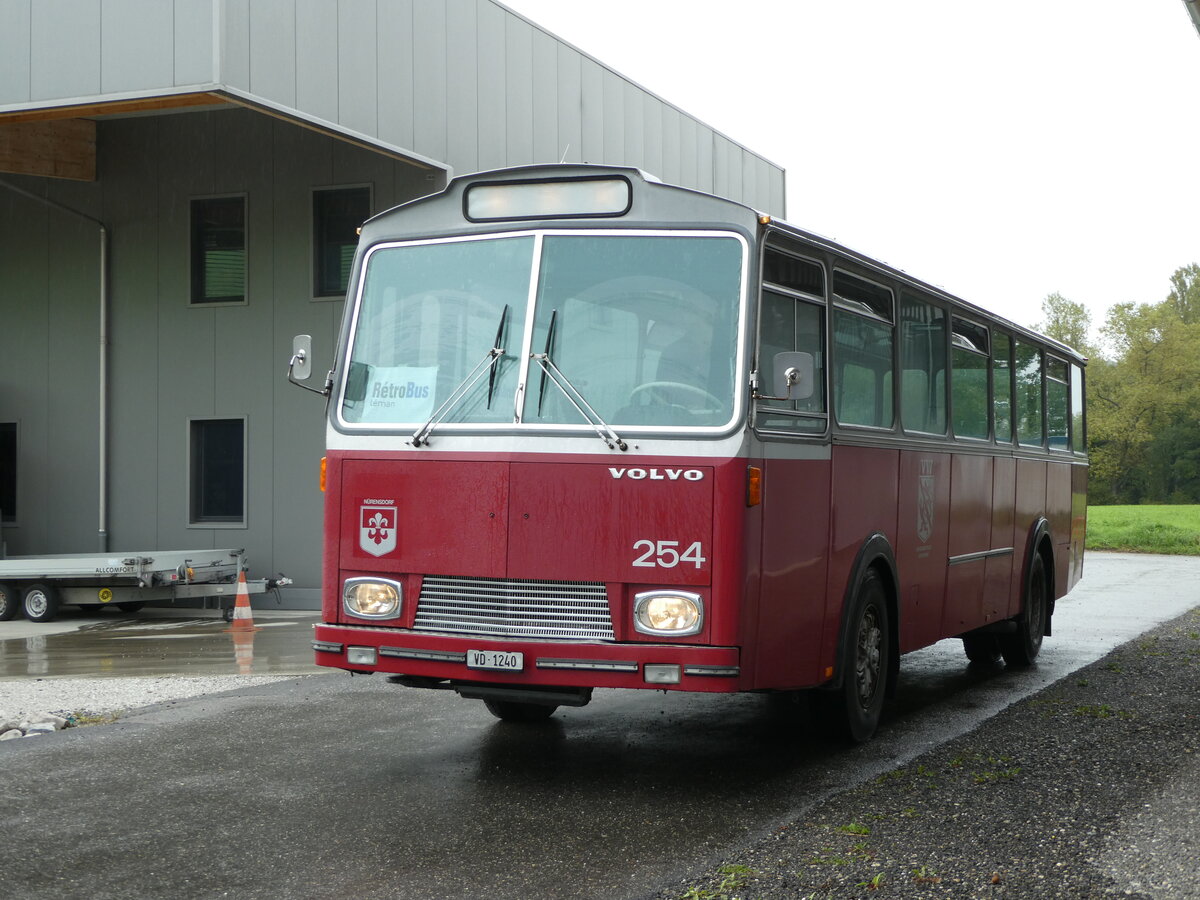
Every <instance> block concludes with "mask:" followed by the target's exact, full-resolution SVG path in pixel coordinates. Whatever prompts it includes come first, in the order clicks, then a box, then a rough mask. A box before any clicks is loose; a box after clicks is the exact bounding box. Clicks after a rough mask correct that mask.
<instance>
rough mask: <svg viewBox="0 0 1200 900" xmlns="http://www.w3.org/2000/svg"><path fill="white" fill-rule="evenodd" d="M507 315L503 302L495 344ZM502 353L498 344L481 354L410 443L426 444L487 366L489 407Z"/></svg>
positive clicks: (501, 348) (505, 305) (415, 433)
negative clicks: (488, 372) (488, 374)
mask: <svg viewBox="0 0 1200 900" xmlns="http://www.w3.org/2000/svg"><path fill="white" fill-rule="evenodd" d="M507 316H508V304H507V303H506V304H504V309H502V310H501V311H500V327H499V328H497V329H496V344H497V345H499V343H500V338H501V336H502V335H503V333H504V320H505V318H507ZM503 355H504V348H503V347H500V346H495V347H492V349H490V350H488V352H487V353H485V354H483V359H481V360H480V361H479V362H478V363H476V364H475V368H473V369H472V370H471V371H470V372H468V373H467V377H466V378H464V379H463V380H462V381H460V382H459V383H458V387H456V388H455V389H454V390H453V391H451V392H450V396H449V397H447V398H446V400H445V402H444V403H442V405H441V406H439V407H438V408H437V409H435V410H434V411H433V415H432V416H430V417H429V419H428V421H426V422H425V424H424V425H422V426H421V427H420V428H418V429H417V430H416V431H415V432H414V433H413V437H412V445H413V446H414V447H420V446H421V445H423V444H424V445H426V446H428V444H429V434H430V433H431V432H432V431H433V429H434V428H435V427H436V426H437V425H438V423H440V422H441V421H442V419H444V418H445V417H446V415H447V414H448V413H449V412H450V410H451V409H453V408H454V407H455V406H457V405H458V403H459V401H461V400H462V398H463V397H465V396H466V395H467V393H468V392H469V391H470V390H471V388H473V387H474V386H475V382H477V381H478V380H479V379H480V378H482V377H483V373H484V368H485V367H488V368H489V369H490V371H491V377H490V378H489V379H488V408H489V409H490V408H491V406H492V389H493V388H494V387H495V383H496V367H497V366H498V365H499V364H500V357H502V356H503Z"/></svg>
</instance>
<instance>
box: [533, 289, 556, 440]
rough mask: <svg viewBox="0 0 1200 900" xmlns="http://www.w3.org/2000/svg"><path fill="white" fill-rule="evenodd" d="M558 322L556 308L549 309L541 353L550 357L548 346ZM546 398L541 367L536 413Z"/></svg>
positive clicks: (552, 342)
mask: <svg viewBox="0 0 1200 900" xmlns="http://www.w3.org/2000/svg"><path fill="white" fill-rule="evenodd" d="M557 323H558V310H557V309H552V310H550V324H549V325H548V326H547V327H546V349H545V350H544V351H543V355H544V356H545V357H546V359H549V358H550V348H551V347H553V346H554V326H555V325H556V324H557ZM545 399H546V370H545V368H544V367H543V368H542V381H541V383H540V384H539V385H538V415H539V416H540V415H541V414H542V402H543V401H544V400H545Z"/></svg>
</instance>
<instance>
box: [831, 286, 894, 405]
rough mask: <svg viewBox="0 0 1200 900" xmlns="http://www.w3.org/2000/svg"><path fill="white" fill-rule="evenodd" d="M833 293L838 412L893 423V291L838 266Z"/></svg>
mask: <svg viewBox="0 0 1200 900" xmlns="http://www.w3.org/2000/svg"><path fill="white" fill-rule="evenodd" d="M833 294H834V298H833V299H834V303H835V304H836V305H837V307H838V308H837V309H835V310H834V312H833V344H834V361H835V364H836V366H837V369H836V373H835V374H836V387H835V389H834V413H835V415H836V416H837V419H838V421H839V422H840V423H841V424H843V425H865V426H871V427H875V428H891V427H892V423H893V422H894V421H895V411H894V409H893V402H892V366H893V362H892V360H893V348H892V344H893V336H892V335H893V326H892V322H893V312H892V309H893V300H892V292H891V291H889V290H888V289H887V288H884V287H880V286H879V285H876V284H872V283H871V282H869V281H864V280H863V279H861V278H857V277H855V276H853V275H847V274H846V273H845V272H834V273H833Z"/></svg>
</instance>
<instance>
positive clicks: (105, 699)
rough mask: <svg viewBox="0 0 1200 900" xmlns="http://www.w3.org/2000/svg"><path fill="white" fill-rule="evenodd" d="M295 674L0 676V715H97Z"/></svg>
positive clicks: (288, 677)
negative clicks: (2, 677)
mask: <svg viewBox="0 0 1200 900" xmlns="http://www.w3.org/2000/svg"><path fill="white" fill-rule="evenodd" d="M296 677H297V676H295V675H203V676H167V675H164V676H156V677H150V678H38V679H20V680H13V681H0V719H3V718H6V717H8V718H12V719H19V718H26V717H29V716H33V715H36V714H39V713H53V714H56V715H59V716H69V715H78V714H80V713H83V714H86V715H89V716H101V715H108V714H112V713H121V712H127V711H129V710H131V709H137V708H139V707H142V706H150V705H152V704H155V703H164V702H166V701H169V700H184V699H186V698H188V697H198V696H200V695H201V694H212V693H215V692H217V691H229V690H233V689H234V688H241V687H250V686H252V685H257V684H269V683H271V682H275V681H287V680H289V679H294V678H296Z"/></svg>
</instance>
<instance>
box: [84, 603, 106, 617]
mask: <svg viewBox="0 0 1200 900" xmlns="http://www.w3.org/2000/svg"><path fill="white" fill-rule="evenodd" d="M79 608H80V609H81V610H83V611H84V612H85V613H87V614H88V615H94V614H95V613H98V612H100V610H102V609H104V604H103V603H80V604H79Z"/></svg>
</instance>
